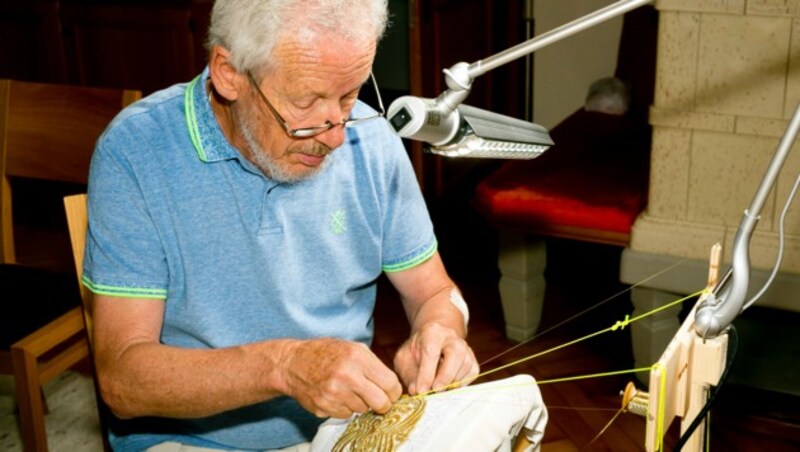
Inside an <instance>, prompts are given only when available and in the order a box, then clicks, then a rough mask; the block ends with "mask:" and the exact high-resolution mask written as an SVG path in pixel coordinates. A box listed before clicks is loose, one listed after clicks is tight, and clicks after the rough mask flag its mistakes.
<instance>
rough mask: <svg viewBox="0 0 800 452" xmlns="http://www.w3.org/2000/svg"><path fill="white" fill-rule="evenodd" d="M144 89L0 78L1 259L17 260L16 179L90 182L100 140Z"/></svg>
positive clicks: (4, 261) (10, 261)
mask: <svg viewBox="0 0 800 452" xmlns="http://www.w3.org/2000/svg"><path fill="white" fill-rule="evenodd" d="M140 97H141V93H140V92H139V91H133V90H121V89H105V88H89V87H80V86H70V85H58V84H45V83H31V82H20V81H16V80H2V79H0V263H15V262H17V255H16V252H15V245H14V226H13V225H14V222H13V218H12V212H13V208H12V205H11V203H12V194H11V188H12V183H11V179H13V178H20V179H39V180H45V181H56V182H64V183H74V184H85V183H86V181H87V177H88V173H89V160H90V159H91V155H92V152H93V150H94V146H95V142H96V141H97V138H98V137H99V136H100V134H101V133H102V132H103V130H104V129H105V127H106V126H108V123H109V122H110V121H111V119H113V117H114V116H115V115H116V114H117V113H118V112H119V111H120V110H121V109H122V108H123V107H124V106H126V105H128V104H130V103H131V102H133V101H135V100H137V99H138V98H140Z"/></svg>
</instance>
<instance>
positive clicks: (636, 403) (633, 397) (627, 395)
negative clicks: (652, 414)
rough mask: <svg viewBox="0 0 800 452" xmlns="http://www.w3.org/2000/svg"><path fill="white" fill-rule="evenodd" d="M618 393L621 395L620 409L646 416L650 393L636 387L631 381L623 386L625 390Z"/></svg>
mask: <svg viewBox="0 0 800 452" xmlns="http://www.w3.org/2000/svg"><path fill="white" fill-rule="evenodd" d="M620 395H621V396H622V411H630V412H631V413H633V414H638V415H639V416H647V408H648V406H649V397H650V394H648V393H647V392H645V391H639V390H638V389H636V385H634V384H633V382H632V381H631V382H628V385H627V386H625V390H624V391H621V392H620Z"/></svg>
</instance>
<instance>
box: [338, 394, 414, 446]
mask: <svg viewBox="0 0 800 452" xmlns="http://www.w3.org/2000/svg"><path fill="white" fill-rule="evenodd" d="M424 411H425V399H424V398H423V397H409V396H403V397H401V398H400V400H398V401H397V402H395V404H394V405H392V408H390V409H389V411H388V412H387V413H386V414H375V413H374V412H372V411H370V412H368V413H366V414H362V415H361V416H358V417H356V418H355V419H353V420H352V421H350V424H348V425H347V428H346V429H345V431H344V433H342V436H340V437H339V441H337V442H336V445H335V446H333V451H332V452H355V451H370V452H373V451H374V452H392V451H394V450H395V448H396V447H397V446H399V445H400V444H402V443H403V442H404V441H405V440H406V439H408V435H410V434H411V431H412V430H414V426H416V425H417V421H419V420H420V418H422V413H423V412H424Z"/></svg>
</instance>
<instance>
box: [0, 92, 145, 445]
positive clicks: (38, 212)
mask: <svg viewBox="0 0 800 452" xmlns="http://www.w3.org/2000/svg"><path fill="white" fill-rule="evenodd" d="M140 95H141V94H140V93H139V92H138V91H127V90H115V89H98V88H86V87H76V86H69V85H58V84H44V83H30V82H19V81H14V80H2V79H0V293H2V297H3V301H4V303H3V306H2V309H3V310H4V312H3V313H2V315H0V371H3V372H6V373H10V372H11V371H12V370H13V373H14V385H15V390H16V395H17V402H18V406H19V418H20V426H21V429H22V436H23V441H24V444H25V449H26V450H31V451H45V450H47V438H46V434H45V426H44V412H45V406H44V403H43V399H42V395H41V386H42V384H44V383H46V382H48V381H49V380H51V379H53V378H54V377H56V376H58V375H59V374H60V373H61V372H63V371H64V370H66V369H68V368H70V367H72V366H74V365H75V364H77V363H78V362H80V361H81V360H83V359H85V358H86V357H87V356H88V351H89V349H88V346H87V343H86V334H85V328H84V321H83V317H82V314H81V308H80V297H79V291H78V290H79V289H78V285H77V283H76V281H75V279H74V276H73V275H74V272H73V271H64V268H65V267H68V268H70V269H71V268H72V256H71V252H70V242H69V234H68V231H67V228H66V220H65V217H64V215H63V212H64V211H63V209H59V210H58V211H55V210H54V209H52V207H53V206H54V205H55V206H58V205H59V204H61V199H62V197H63V195H64V194H65V193H69V192H74V191H84V190H85V187H86V186H85V184H86V181H87V178H88V172H89V159H90V158H91V155H92V152H93V150H94V145H95V142H96V140H97V138H98V136H99V135H100V133H102V131H103V130H104V129H105V127H106V126H107V125H108V123H109V122H110V121H111V119H112V118H113V117H114V116H115V115H116V114H117V113H118V112H119V111H120V110H121V109H122V108H123V107H124V106H125V105H127V104H129V103H130V102H132V101H134V100H136V99H137V98H139V97H140ZM34 181H35V182H38V183H40V184H42V185H39V186H36V187H31V186H30V184H31V183H32V182H34ZM20 186H21V187H23V188H27V189H28V190H17V188H20ZM12 189H13V192H12ZM54 193H58V194H57V195H54ZM42 195H44V196H42ZM47 195H53V196H55V199H50V198H52V197H53V196H50V197H49V198H48V196H47ZM53 201H55V204H53ZM54 212H58V213H59V214H60V215H58V216H54ZM16 214H20V215H16ZM22 245H28V246H22ZM62 249H66V251H67V254H66V255H59V250H62ZM65 264H66V265H65Z"/></svg>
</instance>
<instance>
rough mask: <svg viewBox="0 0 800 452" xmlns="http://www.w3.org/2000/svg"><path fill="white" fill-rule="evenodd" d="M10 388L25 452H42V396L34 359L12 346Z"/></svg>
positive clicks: (44, 434) (44, 442)
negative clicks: (17, 408)
mask: <svg viewBox="0 0 800 452" xmlns="http://www.w3.org/2000/svg"><path fill="white" fill-rule="evenodd" d="M11 359H12V361H13V363H14V385H15V387H16V393H17V404H18V406H19V425H20V430H21V432H22V441H23V444H24V446H25V451H26V452H46V451H47V433H46V432H45V427H44V408H45V406H44V402H43V400H44V394H43V393H42V385H41V383H40V381H39V376H38V375H39V374H38V371H37V367H38V363H37V361H36V357H35V356H33V355H32V354H30V353H28V352H27V351H26V350H25V349H22V348H15V347H12V349H11Z"/></svg>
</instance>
